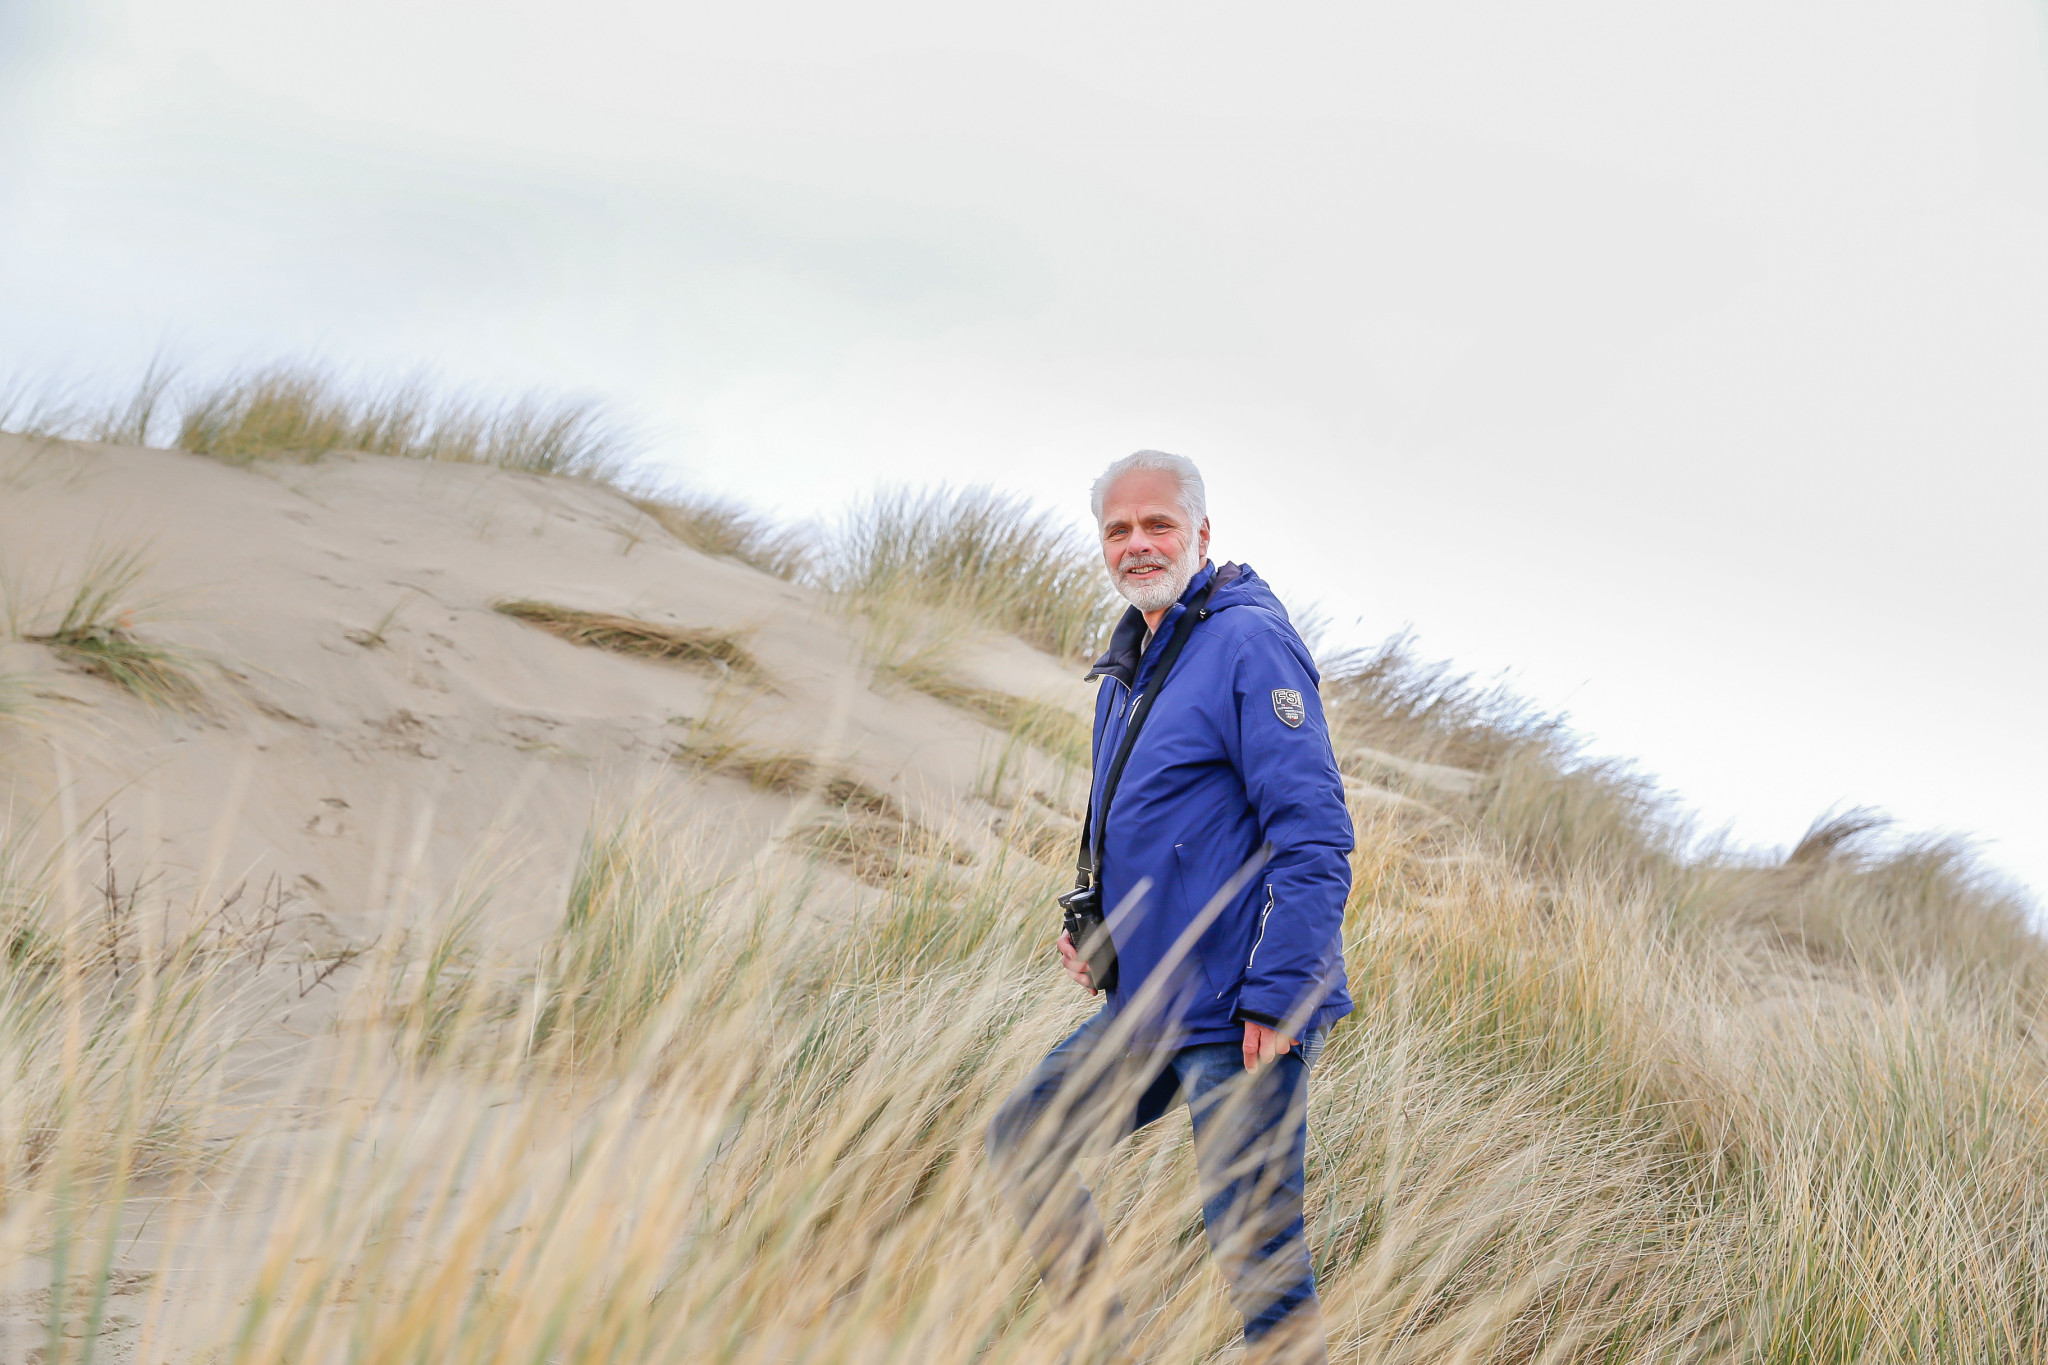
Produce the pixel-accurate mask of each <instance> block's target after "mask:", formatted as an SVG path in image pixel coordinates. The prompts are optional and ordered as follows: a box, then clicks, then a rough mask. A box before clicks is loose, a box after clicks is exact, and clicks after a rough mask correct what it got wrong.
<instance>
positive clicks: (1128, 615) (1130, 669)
mask: <svg viewBox="0 0 2048 1365" xmlns="http://www.w3.org/2000/svg"><path fill="white" fill-rule="evenodd" d="M1243 572H1244V569H1243V566H1241V565H1238V564H1234V563H1233V564H1224V565H1221V566H1220V567H1219V566H1218V565H1216V564H1214V563H1207V564H1204V565H1203V566H1202V567H1201V569H1200V570H1199V571H1198V572H1197V573H1196V574H1195V576H1194V577H1193V578H1191V579H1189V580H1188V585H1187V587H1186V589H1185V590H1183V591H1182V593H1181V595H1180V600H1179V602H1178V603H1176V604H1175V605H1174V607H1173V608H1172V609H1171V610H1170V611H1168V612H1167V613H1166V615H1164V616H1162V617H1161V618H1159V630H1158V633H1157V634H1155V635H1153V637H1152V640H1151V643H1152V644H1154V645H1157V644H1158V643H1159V642H1160V641H1161V640H1162V639H1164V638H1165V637H1166V636H1168V635H1169V634H1171V633H1172V632H1173V626H1174V623H1175V622H1176V621H1178V620H1179V619H1180V614H1181V613H1182V612H1183V611H1186V610H1187V601H1188V599H1189V598H1191V597H1193V596H1194V595H1195V594H1196V593H1198V592H1200V591H1201V590H1202V588H1203V586H1204V585H1205V584H1207V583H1208V581H1209V580H1210V579H1211V578H1213V579H1215V580H1216V586H1217V587H1219V588H1221V587H1223V586H1224V585H1225V584H1226V583H1229V582H1230V581H1231V580H1232V579H1234V578H1236V577H1237V576H1238V575H1239V574H1241V573H1243ZM1145 643H1146V641H1145V613H1143V612H1141V611H1139V610H1138V609H1137V608H1136V607H1128V608H1126V609H1125V611H1124V614H1123V618H1122V619H1121V620H1119V621H1118V622H1117V623H1116V629H1115V630H1114V631H1112V632H1111V633H1110V637H1109V648H1108V649H1106V650H1104V651H1103V654H1102V657H1101V658H1099V659H1097V660H1096V661H1095V666H1094V667H1093V668H1091V669H1089V670H1088V676H1087V677H1085V678H1083V679H1081V681H1082V682H1090V681H1092V680H1094V679H1096V678H1103V677H1108V678H1115V679H1116V680H1117V681H1118V682H1120V683H1122V684H1123V685H1124V686H1125V687H1134V686H1136V685H1137V680H1138V669H1139V667H1140V666H1141V665H1142V664H1143V663H1144V661H1145V655H1146V654H1147V653H1148V652H1149V651H1148V650H1146V649H1145V647H1144V646H1145Z"/></svg>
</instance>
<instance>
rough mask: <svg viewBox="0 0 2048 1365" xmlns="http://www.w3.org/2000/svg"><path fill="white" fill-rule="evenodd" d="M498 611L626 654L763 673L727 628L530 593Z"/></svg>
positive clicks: (580, 642)
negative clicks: (539, 598)
mask: <svg viewBox="0 0 2048 1365" xmlns="http://www.w3.org/2000/svg"><path fill="white" fill-rule="evenodd" d="M493 606H494V607H495V609H496V610H498V611H501V612H503V613H504V614H505V615H507V616H510V617H512V618H513V619H514V620H519V621H524V622H526V623H527V624H528V625H530V626H537V627H539V628H540V629H541V630H544V631H546V632H548V633H549V634H550V635H559V636H560V637H561V638H562V639H564V640H567V641H569V643H571V644H576V645H583V646H586V647H588V648H591V649H602V650H607V651H609V652H611V653H613V654H625V655H628V656H630V657H632V658H636V659H655V660H660V661H663V662H669V663H684V664H694V665H696V666H698V667H701V668H709V669H712V670H714V671H716V672H721V673H723V672H733V673H739V674H742V675H747V676H753V675H758V674H759V673H760V665H758V664H757V663H755V662H754V656H753V655H751V654H749V653H748V652H747V651H746V648H745V647H744V646H742V645H741V644H740V642H739V641H738V640H737V639H736V638H734V636H733V635H732V634H730V633H729V632H726V631H717V630H698V629H690V628H688V627H683V626H669V625H663V624H661V623H660V622H658V621H643V620H641V619H639V618H638V617H633V616H620V615H618V614H616V613H614V612H603V611H584V610H582V609H581V608H578V607H564V606H560V605H557V604H556V603H553V602H535V601H531V600H528V599H525V598H518V599H511V600H507V601H503V602H497V603H494V604H493Z"/></svg>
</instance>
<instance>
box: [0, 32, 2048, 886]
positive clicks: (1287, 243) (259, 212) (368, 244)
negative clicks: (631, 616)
mask: <svg viewBox="0 0 2048 1365" xmlns="http://www.w3.org/2000/svg"><path fill="white" fill-rule="evenodd" d="M1004 8H1005V9H1006V10H1008V11H1009V12H1008V13H993V12H991V11H993V10H994V9H995V7H987V6H961V5H954V4H945V5H941V4H930V5H925V6H916V5H905V4H889V5H884V4H875V3H870V4H866V5H861V6H844V5H822V4H808V5H789V4H762V3H755V4H750V5H729V4H728V5H718V6H712V5H704V4H690V5H675V4H651V3H650V4H622V3H615V2H614V0H586V3H584V4H581V5H576V6H568V5H562V4H560V3H553V4H548V5H539V4H532V3H507V2H506V0H499V2H498V3H492V4H481V3H479V4H467V5H464V4H449V3H439V2H438V0H406V3H402V4H400V3H391V0H354V2H353V3H349V4H336V3H294V4H288V5H281V4H277V3H274V0H271V2H269V3H255V0H147V3H143V2H142V0H137V2H136V3H130V4H125V5H124V4H119V3H81V2H80V0H72V3H68V4H63V5H61V6H60V5H57V4H54V3H44V4H26V5H25V4H23V3H20V0H0V376H5V375H8V374H16V375H19V374H23V373H64V374H71V375H81V376H83V375H92V376H97V377H100V378H103V379H105V380H107V381H108V382H109V383H111V382H114V381H116V380H119V379H122V378H125V377H128V376H130V375H132V374H133V373H134V372H136V371H137V370H139V369H140V367H141V365H142V363H143V362H144V361H145V360H146V359H147V357H148V355H149V354H150V353H151V352H152V351H154V350H156V349H158V348H159V347H160V346H161V347H164V348H166V349H168V350H169V351H171V352H172V353H174V354H177V355H180V356H183V357H185V358H186V359H187V360H188V362H189V363H191V364H192V365H193V366H194V367H195V368H198V369H201V370H207V369H214V368H219V367H223V366H226V365H230V364H234V363H237V362H242V361H248V360H255V359H265V358H270V357H273V356H276V355H279V354H281V353H289V354H312V355H318V356H322V357H326V358H329V359H332V360H336V361H340V362H344V363H348V364H360V365H363V366H366V367H369V368H372V369H381V370H392V369H410V368H413V367H416V366H419V365H422V364H425V365H431V366H433V367H435V368H436V369H438V370H439V371H441V372H442V373H444V374H446V375H448V376H450V377H451V378H454V379H458V380H463V381H476V382H485V383H490V384H493V385H497V386H505V387H525V386H527V385H536V384H537V385H543V386H546V387H549V388H554V389H566V390H572V391H578V392H586V393H592V394H597V395H601V396H605V397H609V398H612V399H615V400H617V401H618V402H619V403H620V404H621V405H622V406H623V407H625V408H627V409H628V410H630V411H632V412H635V413H637V414H639V415H640V416H641V417H643V418H644V419H645V420H646V422H647V424H648V425H649V427H650V429H651V430H652V431H653V432H654V434H655V438H656V439H655V450H656V454H657V457H658V458H659V459H660V460H661V461H662V462H664V463H665V464H666V465H668V466H669V467H671V468H673V469H674V470H675V471H677V473H678V474H680V475H682V476H684V477H687V478H688V479H690V480H691V481H693V482H695V483H697V484H699V485H701V486H705V487H709V488H712V489H716V490H719V491H723V492H727V493H731V494H734V495H737V496H739V497H742V498H744V499H746V500H748V501H750V502H753V503H755V504H757V505H760V506H762V507H764V508H769V509H773V510H775V511H778V512H782V513H786V514H790V515H800V514H809V513H813V512H817V511H820V510H828V509H830V508H832V507H834V506H836V505H838V504H840V503H841V502H843V501H844V500H845V499H846V498H847V497H848V496H850V495H851V494H853V493H856V492H858V491H861V490H863V489H866V488H868V487H870V486H872V485H873V484H874V483H876V482H877V481H880V480H895V481H913V482H921V481H927V480H936V479H940V478H950V479H952V480H954V481H956V482H969V481H976V482H990V483H995V484H999V485H1002V486H1004V487H1008V488H1014V489H1017V490H1020V491H1023V492H1026V493H1029V494H1031V495H1033V496H1035V497H1037V498H1039V499H1041V500H1044V501H1047V502H1057V503H1064V504H1066V505H1069V506H1072V507H1074V508H1075V509H1076V515H1077V517H1085V503H1084V498H1085V488H1086V484H1087V481H1088V479H1089V478H1090V477H1091V476H1092V475H1093V473H1094V472H1095V471H1096V470H1097V469H1098V468H1099V467H1100V466H1101V465H1102V464H1103V463H1105V462H1106V461H1107V460H1108V459H1110V458H1112V457H1114V456H1116V455H1118V454H1121V453H1124V452H1125V451H1128V450H1130V449H1133V448H1135V447H1138V446H1158V447H1163V448H1165V449H1169V450H1177V451H1181V452H1184V453H1186V454H1189V455H1191V456H1193V457H1195V458H1196V459H1197V460H1199V461H1200V462H1201V463H1202V466H1203V468H1204V470H1205V472H1206V473H1207V475H1208V478H1209V483H1210V499H1211V505H1212V513H1213V516H1214V519H1215V522H1216V531H1217V542H1216V546H1215V549H1216V551H1217V553H1218V554H1219V556H1221V557H1225V558H1237V559H1242V560H1246V561H1248V562H1250V563H1252V564H1253V565H1255V566H1256V567H1257V568H1259V569H1260V571H1261V572H1262V573H1264V574H1265V575H1266V576H1267V577H1268V578H1270V579H1272V580H1273V581H1274V582H1275V584H1276V586H1277V587H1278V588H1279V589H1280V591H1281V592H1282V594H1283V596H1286V597H1288V598H1289V599H1290V600H1292V601H1295V602H1297V603H1299V602H1307V601H1312V600H1313V601H1320V602H1321V603H1322V604H1323V605H1324V607H1325V608H1326V609H1327V610H1328V612H1329V613H1330V615H1331V616H1332V617H1334V618H1335V619H1336V620H1337V621H1338V622H1339V634H1340V635H1341V636H1342V637H1343V638H1344V639H1348V640H1355V641H1359V642H1369V641H1376V640H1377V639H1379V638H1380V637H1382V636H1384V635H1386V634H1388V633H1390V632H1392V631H1393V630H1396V629H1398V628H1400V627H1402V626H1403V625H1404V624H1412V625H1413V626H1414V627H1415V628H1416V630H1417V632H1418V634H1419V636H1420V640H1421V646H1422V649H1423V651H1424V652H1425V653H1426V654H1429V655H1432V656H1445V657H1450V658H1453V659H1455V660H1457V661H1458V662H1459V663H1460V664H1461V665H1462V666H1465V667H1468V668H1471V669H1474V670H1477V671H1480V672H1489V673H1490V672H1493V671H1496V670H1501V669H1511V670H1513V679H1514V681H1515V682H1516V684H1517V685H1518V686H1519V687H1520V688H1521V689H1522V690H1523V691H1525V692H1526V693H1528V694H1529V695H1531V696H1532V697H1534V698H1535V699H1537V700H1538V701H1540V702H1542V703H1545V704H1548V705H1551V706H1555V707H1563V708H1566V709H1568V710H1569V711H1570V712H1571V713H1572V715H1573V717H1574V720H1575V722H1576V724H1577V725H1578V726H1579V728H1581V729H1582V730H1583V731H1585V732H1586V733H1588V734H1589V735H1590V736H1591V737H1592V738H1593V741H1594V743H1595V746H1596V747H1597V748H1598V749H1599V750H1600V751H1602V752H1608V753H1614V754H1621V755H1627V756H1632V757H1635V758H1637V759H1639V760H1640V761H1641V763H1642V765H1643V766H1644V768H1645V769H1646V770H1647V771H1649V772H1651V773H1653V774H1655V775H1657V776H1658V777H1659V778H1660V779H1662V780H1663V781H1664V782H1665V783H1666V784H1668V785H1669V786H1671V787H1673V788H1675V789H1676V790H1677V791H1678V792H1679V793H1680V794H1681V795H1682V796H1683V797H1684V798H1685V799H1686V800H1687V801H1688V802H1689V803H1691V804H1692V805H1694V806H1695V807H1697V808H1698V809H1699V810H1701V811H1702V812H1703V814H1704V815H1705V817H1706V818H1707V819H1708V820H1709V821H1710V822H1712V823H1716V824H1719V823H1722V822H1730V823H1732V824H1733V826H1734V828H1735V830H1736V831H1737V833H1738V834H1739V835H1740V836H1741V837H1743V838H1746V839H1748V840H1751V841H1754V842H1757V843H1762V844H1786V843H1789V842H1790V841H1792V840H1793V839H1795V838H1796V837H1797V836H1798V834H1799V833H1800V831H1801V830H1803V829H1804V828H1805V826H1806V824H1807V823H1808V821H1809V820H1811V819H1812V818H1813V816H1815V815H1816V814H1817V813H1819V812H1820V811H1821V810H1822V809H1824V808H1826V807H1828V806H1830V805H1834V804H1838V803H1850V802H1859V803H1873V804H1877V805H1880V806H1882V807H1884V808H1886V809H1888V810H1889V811H1891V812H1893V813H1894V814H1896V815H1898V816H1900V817H1901V818H1902V820H1904V821H1905V822H1906V823H1907V824H1909V825H1912V826H1915V827H1920V828H1929V829H1939V830H1947V831H1958V832H1970V833H1975V834H1977V835H1980V836H1982V838H1983V839H1984V840H1985V841H1986V846H1987V852H1988V854H1989V856H1990V858H1991V860H1992V861H1993V862H1994V863H1996V864H1998V865H2000V866H2003V867H2005V868H2007V869H2010V870H2011V871H2013V872H2015V873H2017V874H2019V875H2021V876H2022V877H2024V878H2025V879H2026V880H2027V881H2028V882H2030V883H2031V884H2032V885H2034V886H2036V887H2048V836H2044V830H2048V795H2044V771H2048V721H2044V719H2043V715H2042V705H2041V700H2040V699H2041V696H2042V688H2041V686H2040V684H2039V682H2038V681H2037V680H2038V679H2039V677H2040V675H2041V673H2042V670H2043V666H2044V664H2048V643H2044V629H2043V627H2044V620H2043V598H2044V589H2048V571H2044V569H2043V567H2042V556H2041V550H2040V546H2041V542H2042V537H2041V535H2040V534H2039V531H2038V524H2039V521H2040V517H2041V512H2042V508H2043V504H2044V499H2043V494H2044V493H2048V477H2044V474H2043V472H2042V469H2043V455H2044V452H2048V404H2044V401H2043V398H2044V383H2043V378H2044V376H2048V253H2044V250H2043V248H2044V246H2048V76H2044V73H2048V26H2044V24H2043V22H2042V19H2043V16H2042V14H2041V12H2040V11H2039V10H2038V9H2037V8H2035V7H2034V6H2033V5H2030V4H2027V3H2022V2H2021V0H1986V2H1985V3H1972V2H1971V0H1925V2H1924V3H1922V2H1916V0H1905V2H1901V0H1811V2H1809V0H1716V3H1712V4H1708V3H1703V2H1700V0H1696V3H1693V4H1690V5H1676V4H1668V3H1658V2H1656V0H1614V2H1613V3H1585V2H1583V0H1547V3H1545V4H1543V5H1540V6H1539V5H1529V4H1527V3H1521V2H1519V0H1512V2H1511V0H1502V2H1501V3H1469V2H1467V0H1431V2H1430V3H1428V4H1402V5H1386V4H1373V3H1358V0H1352V3H1347V4H1327V3H1297V4H1293V5H1289V6H1286V7H1278V6H1269V7H1251V6H1246V5H1242V4H1229V5H1224V4H1214V3H1187V2H1186V0H1182V3H1176V4H1172V5H1167V4H1148V5H1132V4H1115V5H1103V4H1101V3H1100V2H1099V0H1097V3H1091V4H1071V3H1039V4H1035V5H1031V6H1009V7H1004Z"/></svg>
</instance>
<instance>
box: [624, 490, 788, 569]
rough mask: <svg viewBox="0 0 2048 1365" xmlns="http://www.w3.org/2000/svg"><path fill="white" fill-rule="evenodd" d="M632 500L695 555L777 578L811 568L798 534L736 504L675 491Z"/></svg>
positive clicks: (637, 495) (663, 491) (636, 497)
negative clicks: (700, 553)
mask: <svg viewBox="0 0 2048 1365" xmlns="http://www.w3.org/2000/svg"><path fill="white" fill-rule="evenodd" d="M630 496H631V498H632V502H633V505H634V506H635V507H637V508H639V509H640V510H641V511H642V512H645V513H646V514H647V515H648V516H650V517H652V518H653V519H654V520H655V522H656V523H657V524H659V525H660V526H661V528H662V529H663V530H665V531H667V532H668V533H669V534H670V535H672V536H674V537H675V538H676V539H677V540H680V541H682V542H683V544H685V545H687V546H689V547H690V548H691V549H693V550H702V551H703V552H704V553H705V554H708V555H722V556H724V557H726V558H728V559H736V560H738V561H739V562H740V563H742V564H746V565H749V566H751V567H753V568H756V569H759V570H761V571H762V572H763V573H769V574H774V575H775V576H776V577H777V578H789V579H795V578H800V577H802V576H803V575H804V573H805V572H806V571H807V570H808V568H809V566H810V553H811V552H810V549H809V547H808V545H807V542H806V538H805V537H804V536H803V534H802V533H801V532H800V531H798V530H795V529H792V528H790V527H785V526H781V525H778V524H777V523H775V522H774V521H772V520H771V519H769V518H767V517H764V516H762V515H761V514H760V513H758V512H753V511H750V510H748V509H747V508H745V507H742V506H741V505H740V504H738V503H735V502H730V501H727V500H726V499H723V498H712V497H703V496H698V495H694V494H690V493H684V492H679V491H676V490H674V489H664V490H662V491H660V492H641V493H634V494H631V495H630Z"/></svg>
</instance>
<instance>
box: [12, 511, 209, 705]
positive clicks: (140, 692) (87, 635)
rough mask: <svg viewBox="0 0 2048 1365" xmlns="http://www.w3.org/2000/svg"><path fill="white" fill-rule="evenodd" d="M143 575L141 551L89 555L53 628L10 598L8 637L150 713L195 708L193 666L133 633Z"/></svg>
mask: <svg viewBox="0 0 2048 1365" xmlns="http://www.w3.org/2000/svg"><path fill="white" fill-rule="evenodd" d="M146 567H147V565H146V561H145V559H144V552H143V551H142V550H140V549H131V550H118V549H112V548H107V547H100V548H97V549H94V550H93V551H92V552H91V553H90V555H89V556H88V558H87V559H86V562H85V565H84V567H83V569H82V570H81V571H80V572H79V575H78V581H77V583H76V584H75V585H74V586H73V588H72V590H71V594H70V597H69V599H68V600H67V601H66V602H65V605H64V608H63V610H62V612H61V613H60V614H58V616H57V619H56V620H55V621H54V622H44V623H42V624H37V623H35V622H34V621H33V619H32V618H33V613H32V612H30V611H29V610H28V609H27V607H26V605H25V604H24V603H22V602H21V601H20V600H19V594H18V592H14V591H10V592H9V593H8V594H7V598H8V604H7V605H8V617H9V626H10V629H11V631H12V632H13V633H14V634H15V635H16V636H18V637H19V638H21V639H24V640H28V641H30V642H32V643H35V644H40V645H46V646H48V647H49V648H50V649H51V650H52V651H53V652H55V653H56V654H57V656H58V657H59V658H62V659H64V660H66V661H68V662H70V663H72V664H75V665H76V666H77V667H79V668H81V669H83V670H84V671H85V672H87V673H90V674H92V675H93V676H94V677H96V678H101V679H104V680H105V681H107V682H110V683H112V684H113V685H115V686H116V687H119V688H122V689H124V690H126V691H128V692H130V693H132V694H133V695H135V696H136V697H138V698H140V699H141V700H142V701H143V702H145V703H147V704H148V705H150V706H155V707H166V708H171V707H189V706H192V705H194V704H195V703H197V702H198V700H199V697H200V690H199V683H198V679H197V678H196V677H195V675H194V672H193V662H192V660H191V658H190V657H189V656H188V655H187V654H186V653H185V651H183V650H179V649H176V648H173V647H172V646H169V645H165V644H159V643H157V642H155V641H151V640H147V639H144V638H142V637H140V636H138V635H137V634H136V633H135V629H136V616H137V613H138V611H139V610H140V609H141V608H142V606H143V604H142V603H141V602H140V601H139V599H138V597H137V594H136V589H137V587H138V585H139V584H140V582H141V580H142V577H143V574H144V571H145V569H146Z"/></svg>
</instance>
